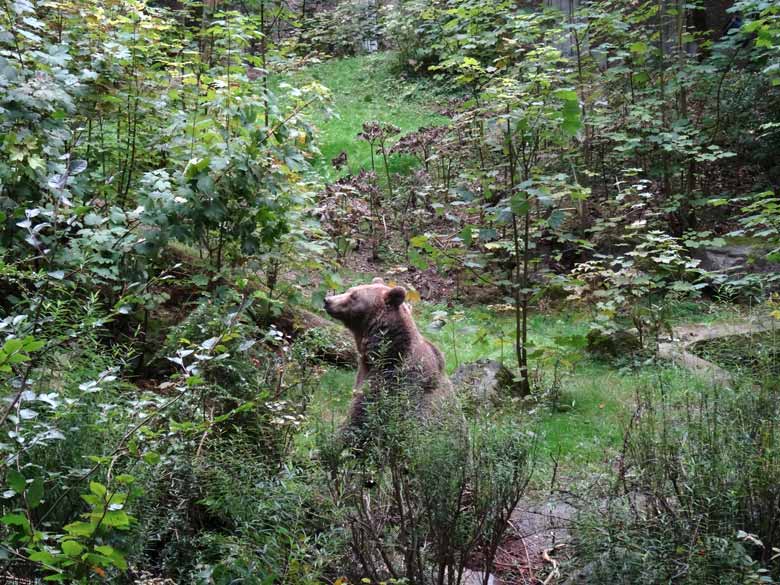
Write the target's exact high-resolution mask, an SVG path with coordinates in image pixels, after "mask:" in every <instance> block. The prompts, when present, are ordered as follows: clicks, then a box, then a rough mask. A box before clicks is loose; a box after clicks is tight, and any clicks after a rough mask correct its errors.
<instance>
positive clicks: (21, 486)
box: [6, 469, 27, 494]
mask: <svg viewBox="0 0 780 585" xmlns="http://www.w3.org/2000/svg"><path fill="white" fill-rule="evenodd" d="M6 479H7V480H8V485H9V486H10V487H11V489H12V490H14V491H15V492H16V493H17V494H23V493H24V490H25V488H26V486H27V482H26V480H25V479H24V476H23V475H22V474H21V473H19V472H18V471H17V470H16V469H11V470H9V471H8V475H7V476H6Z"/></svg>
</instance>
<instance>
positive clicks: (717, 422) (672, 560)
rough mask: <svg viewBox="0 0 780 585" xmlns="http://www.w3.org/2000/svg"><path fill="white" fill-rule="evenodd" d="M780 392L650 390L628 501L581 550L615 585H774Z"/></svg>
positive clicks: (622, 481) (632, 448)
mask: <svg viewBox="0 0 780 585" xmlns="http://www.w3.org/2000/svg"><path fill="white" fill-rule="evenodd" d="M778 414H780V412H778V400H777V389H776V388H774V389H773V388H771V387H763V388H756V387H753V386H749V385H745V386H742V387H736V388H722V387H705V386H699V387H693V388H691V389H690V390H689V391H687V392H685V393H684V394H682V395H678V396H670V395H669V394H668V392H667V389H666V388H665V385H664V381H663V380H660V381H659V385H658V386H657V387H655V388H643V389H642V390H641V391H640V393H639V395H638V404H637V411H636V414H635V416H634V419H633V421H632V424H631V425H630V426H629V428H627V429H626V435H625V443H624V445H625V448H624V451H623V453H622V455H621V458H620V460H619V462H618V463H619V465H618V469H619V478H618V482H617V487H618V489H619V492H620V493H619V496H620V497H618V498H615V499H613V498H610V499H609V500H606V501H603V502H602V503H599V504H597V506H600V507H603V508H600V509H592V510H591V513H592V514H594V516H592V517H590V519H589V520H587V521H586V522H585V523H584V526H583V528H582V529H581V531H580V532H579V535H578V539H577V540H578V547H579V549H578V550H580V551H582V553H583V558H584V559H585V560H586V561H591V562H592V563H593V564H592V565H591V567H590V568H591V569H592V570H593V571H595V573H594V575H595V577H594V578H595V579H597V580H598V581H599V582H615V583H648V584H649V583H659V582H665V581H668V580H669V579H672V578H673V579H675V580H676V581H677V582H681V583H691V584H693V583H724V584H725V583H734V584H737V583H759V582H774V581H773V580H772V579H776V578H778V576H780V564H778V563H777V560H778V558H780V557H778V552H780V551H779V550H778V549H780V547H779V546H778V545H779V544H780V530H778V526H780V523H779V522H780V510H778V508H777V502H778V498H780V486H778V484H777V482H776V481H775V478H776V477H778V473H780V449H778V445H780V432H779V429H778V426H777V422H776V421H777V416H778Z"/></svg>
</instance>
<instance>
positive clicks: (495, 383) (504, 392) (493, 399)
mask: <svg viewBox="0 0 780 585" xmlns="http://www.w3.org/2000/svg"><path fill="white" fill-rule="evenodd" d="M450 380H451V381H452V385H453V387H454V388H455V391H456V392H457V393H458V394H459V395H460V396H462V397H463V398H465V399H466V400H468V401H470V402H472V403H475V404H499V403H500V402H501V401H502V400H504V399H506V398H510V397H519V396H521V395H520V393H519V392H518V388H519V386H518V384H517V383H516V382H515V380H514V376H513V375H512V372H510V371H509V369H507V367H506V366H504V364H502V363H501V362H497V361H495V360H488V359H481V360H478V361H476V362H471V363H468V364H463V365H462V366H460V367H459V368H458V369H457V370H455V372H454V373H453V374H452V375H451V376H450Z"/></svg>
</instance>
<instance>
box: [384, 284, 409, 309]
mask: <svg viewBox="0 0 780 585" xmlns="http://www.w3.org/2000/svg"><path fill="white" fill-rule="evenodd" d="M405 300H406V289H405V288H404V287H402V286H395V287H393V288H391V289H390V290H389V291H387V295H386V296H385V302H386V303H387V304H388V305H390V306H391V307H400V306H401V305H402V304H403V302H404V301H405Z"/></svg>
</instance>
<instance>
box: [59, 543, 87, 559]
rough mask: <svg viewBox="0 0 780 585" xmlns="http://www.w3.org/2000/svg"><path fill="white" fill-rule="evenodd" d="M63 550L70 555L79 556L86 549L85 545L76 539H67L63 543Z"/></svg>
mask: <svg viewBox="0 0 780 585" xmlns="http://www.w3.org/2000/svg"><path fill="white" fill-rule="evenodd" d="M61 547H62V552H63V553H65V554H66V555H67V556H69V557H77V556H79V555H80V554H81V553H82V552H83V551H84V545H82V544H79V543H78V542H76V541H75V540H66V541H64V542H63V543H62V545H61Z"/></svg>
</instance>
